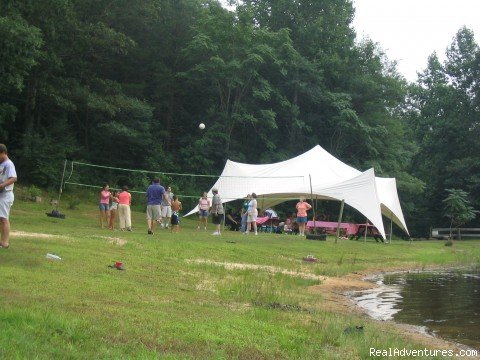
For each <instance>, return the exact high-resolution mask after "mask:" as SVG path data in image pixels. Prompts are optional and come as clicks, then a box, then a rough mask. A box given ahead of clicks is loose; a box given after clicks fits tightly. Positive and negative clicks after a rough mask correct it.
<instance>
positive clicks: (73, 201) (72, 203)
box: [67, 198, 81, 210]
mask: <svg viewBox="0 0 480 360" xmlns="http://www.w3.org/2000/svg"><path fill="white" fill-rule="evenodd" d="M67 203H68V208H69V209H70V210H76V209H78V205H80V203H81V201H80V199H78V198H72V199H70V200H68V202H67Z"/></svg>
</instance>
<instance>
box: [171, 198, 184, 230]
mask: <svg viewBox="0 0 480 360" xmlns="http://www.w3.org/2000/svg"><path fill="white" fill-rule="evenodd" d="M180 210H182V203H181V202H180V200H178V198H177V195H173V201H172V218H171V222H170V223H171V224H172V229H171V230H170V231H171V232H172V233H178V231H179V230H180Z"/></svg>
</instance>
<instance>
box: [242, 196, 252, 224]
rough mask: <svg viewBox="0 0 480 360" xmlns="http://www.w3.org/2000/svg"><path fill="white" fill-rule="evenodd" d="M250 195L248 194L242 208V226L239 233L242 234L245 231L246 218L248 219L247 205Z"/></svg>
mask: <svg viewBox="0 0 480 360" xmlns="http://www.w3.org/2000/svg"><path fill="white" fill-rule="evenodd" d="M250 199H251V195H250V194H248V195H247V197H246V199H245V201H244V202H243V206H242V226H241V228H240V231H241V232H242V233H244V232H246V231H247V218H248V203H249V202H250Z"/></svg>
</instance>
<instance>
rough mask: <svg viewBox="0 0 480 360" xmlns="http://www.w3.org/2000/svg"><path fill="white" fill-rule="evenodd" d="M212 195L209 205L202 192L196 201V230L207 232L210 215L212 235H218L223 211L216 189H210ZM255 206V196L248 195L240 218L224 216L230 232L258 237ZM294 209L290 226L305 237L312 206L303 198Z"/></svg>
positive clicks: (230, 212)
mask: <svg viewBox="0 0 480 360" xmlns="http://www.w3.org/2000/svg"><path fill="white" fill-rule="evenodd" d="M212 193H213V198H212V203H211V204H210V200H209V199H208V197H207V193H206V192H204V193H203V195H202V197H201V198H200V199H199V200H198V226H197V229H198V230H199V229H201V228H202V227H203V229H204V230H207V224H208V216H209V213H211V214H212V222H213V224H215V232H214V233H213V235H220V234H221V233H220V227H221V223H222V221H223V217H224V209H223V205H222V200H221V199H220V196H219V195H218V189H216V188H214V189H212ZM257 206H258V203H257V194H255V193H251V194H248V195H247V196H246V198H245V201H244V202H243V206H242V211H241V216H240V218H238V217H237V216H236V214H234V212H233V211H232V210H229V211H228V212H227V214H226V215H225V223H226V225H229V226H230V229H231V230H234V231H238V230H240V231H241V232H242V233H243V234H245V235H249V234H250V233H251V232H253V233H254V234H255V235H258V227H257V217H258V208H257ZM295 208H296V210H297V211H296V219H295V220H294V221H292V225H293V224H295V226H296V228H297V229H298V234H299V235H300V236H305V227H306V224H307V220H308V217H307V212H308V211H309V210H310V209H311V208H312V206H311V205H310V204H309V203H307V202H306V201H305V197H301V198H300V201H299V202H298V203H297V204H296V206H295ZM239 222H240V223H239ZM297 229H296V230H297Z"/></svg>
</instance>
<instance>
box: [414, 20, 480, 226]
mask: <svg viewBox="0 0 480 360" xmlns="http://www.w3.org/2000/svg"><path fill="white" fill-rule="evenodd" d="M446 55H447V59H446V60H445V62H444V64H442V63H440V61H439V60H438V57H437V56H436V55H435V54H433V55H432V56H431V57H430V58H429V62H428V66H427V69H426V70H425V71H424V72H423V73H422V74H421V75H420V77H419V82H418V84H417V85H415V86H413V87H412V90H411V93H410V97H409V104H410V105H409V106H410V111H409V115H408V116H409V118H410V120H409V121H410V126H411V129H412V136H413V137H414V138H415V140H416V142H417V143H418V146H419V148H418V154H417V155H416V156H415V158H414V159H413V162H412V172H413V173H414V174H416V175H417V176H418V177H419V178H420V179H422V180H423V181H424V182H425V184H426V186H425V189H426V191H425V196H424V197H423V199H422V201H420V199H419V209H422V212H423V214H424V216H423V218H424V219H425V222H424V226H423V227H424V229H426V228H427V227H428V226H429V225H433V226H441V225H442V224H441V222H442V220H441V219H442V213H441V209H442V200H443V199H444V198H445V196H444V189H446V188H457V189H463V190H464V191H466V192H468V193H470V194H471V195H472V198H473V199H475V202H474V206H476V205H478V200H477V199H478V195H480V192H479V191H480V186H479V185H480V182H479V180H478V173H479V170H480V168H479V165H478V164H479V161H480V158H479V154H480V151H479V150H480V147H479V146H480V142H479V140H478V139H479V136H478V135H479V131H480V130H479V129H478V123H479V117H480V111H479V109H478V106H477V105H476V104H478V101H479V97H478V95H479V93H478V91H475V89H476V86H477V79H476V78H475V74H477V73H478V71H479V68H478V61H477V59H478V56H479V48H478V45H477V44H476V43H475V40H474V37H473V33H472V32H471V31H470V30H468V29H466V28H462V29H460V30H459V31H458V33H457V34H456V36H455V38H454V40H453V43H452V45H451V46H450V47H449V48H448V50H447V53H446Z"/></svg>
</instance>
